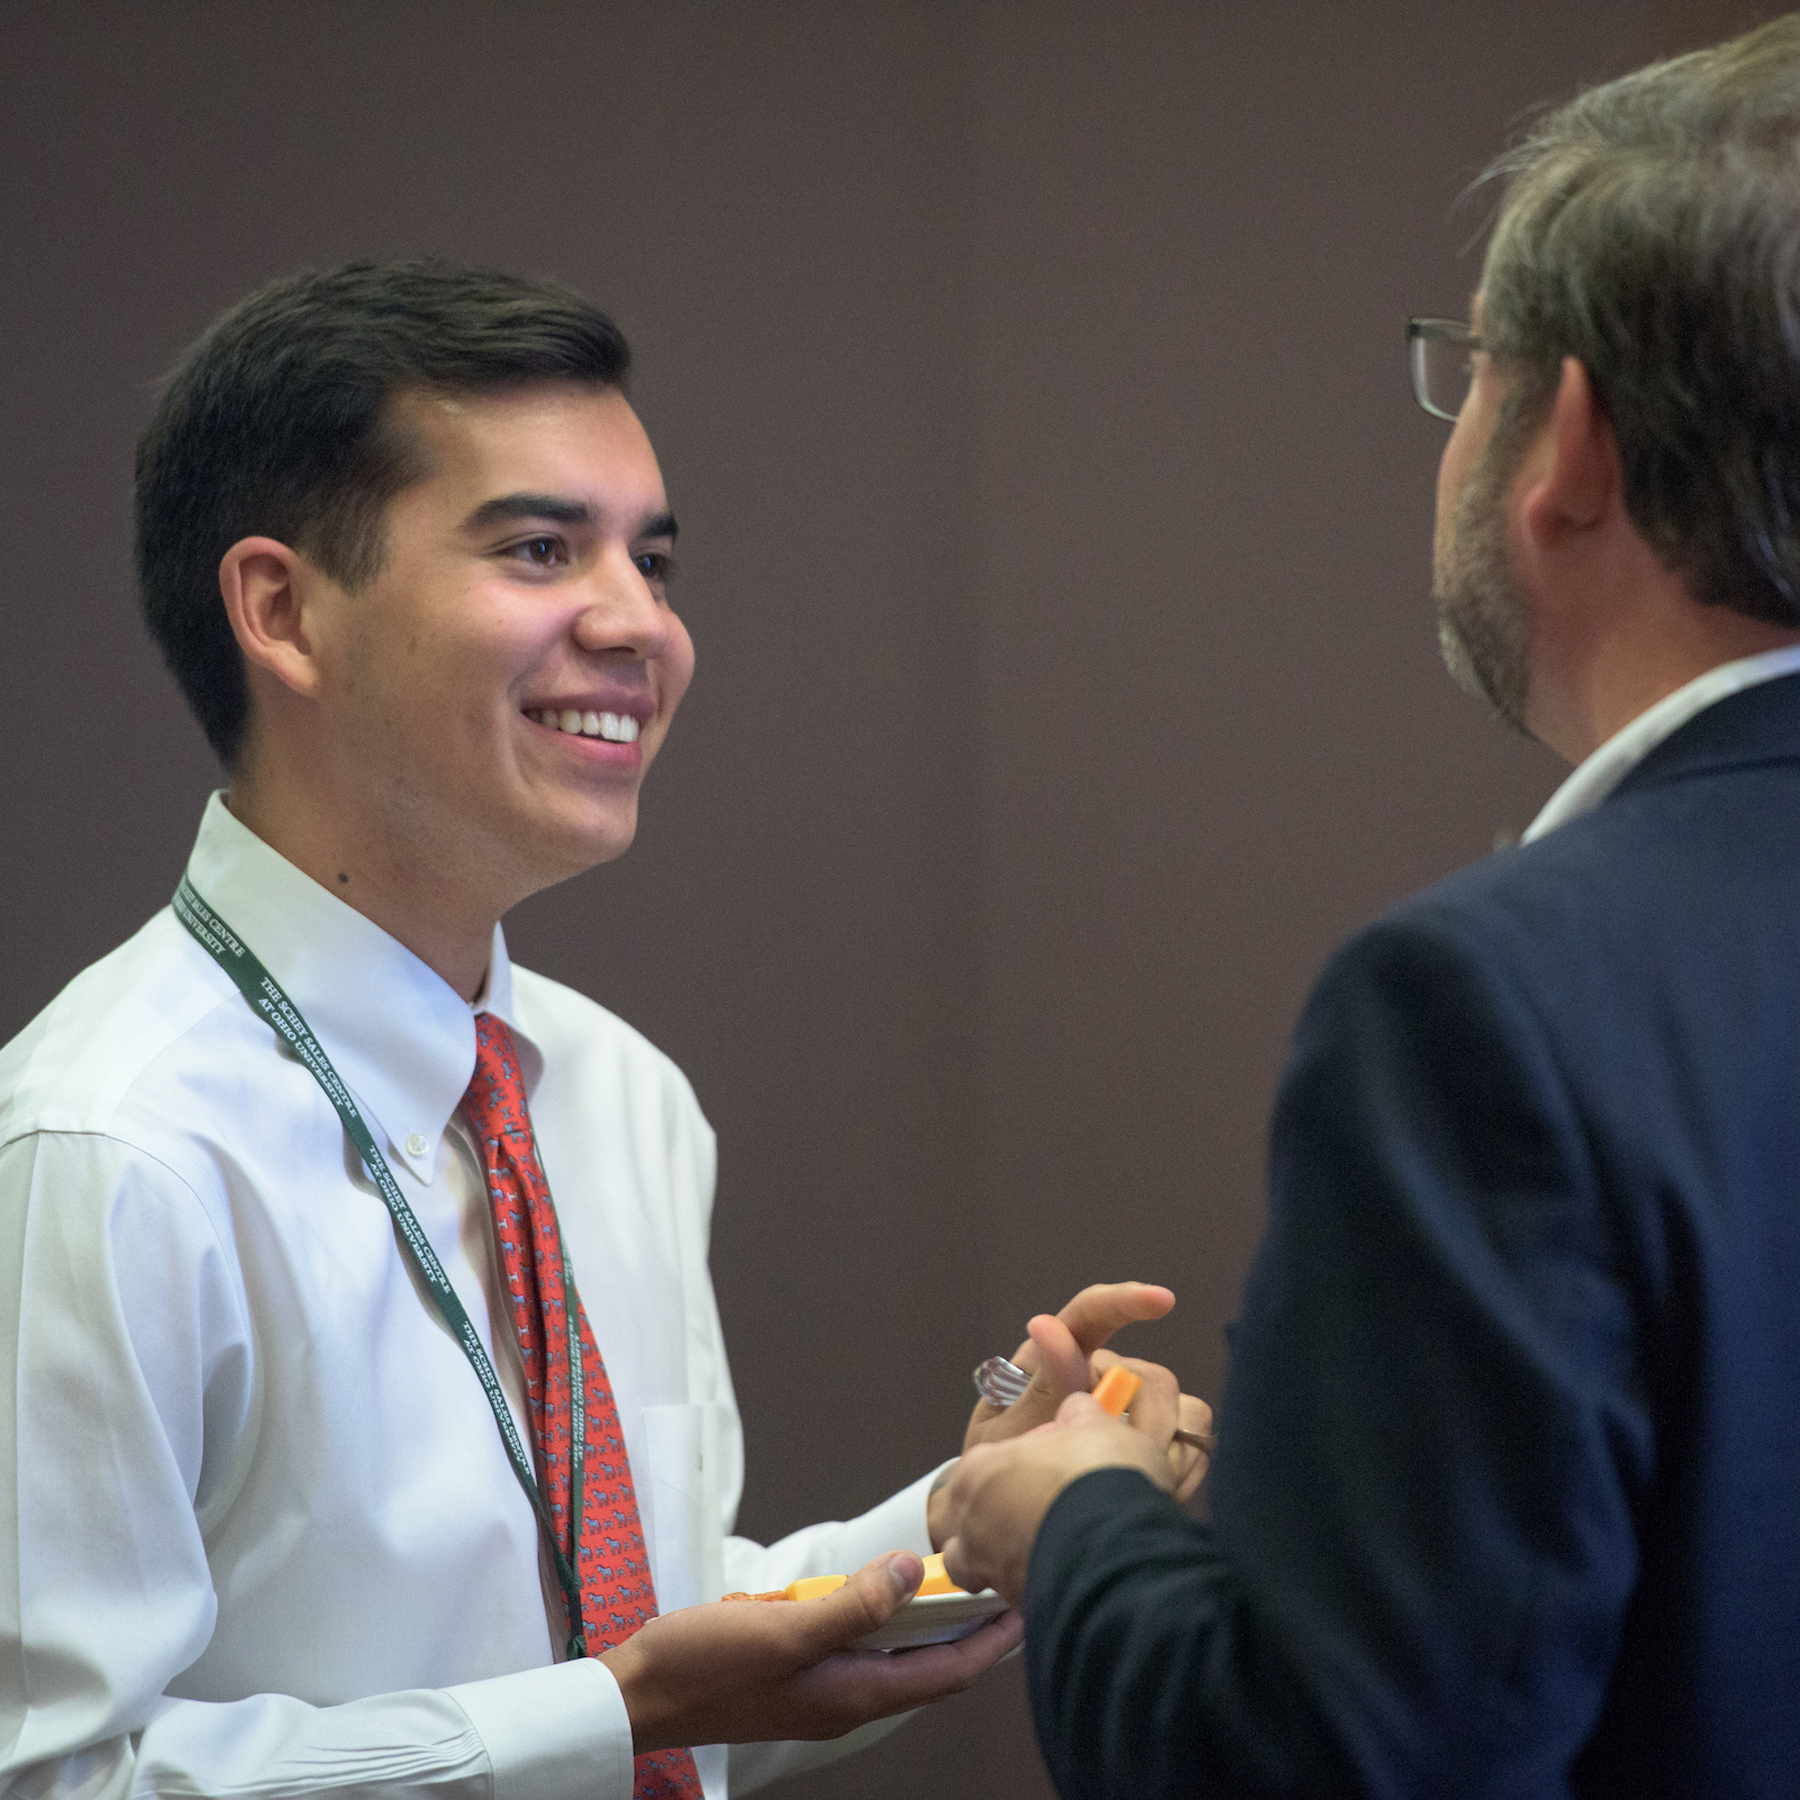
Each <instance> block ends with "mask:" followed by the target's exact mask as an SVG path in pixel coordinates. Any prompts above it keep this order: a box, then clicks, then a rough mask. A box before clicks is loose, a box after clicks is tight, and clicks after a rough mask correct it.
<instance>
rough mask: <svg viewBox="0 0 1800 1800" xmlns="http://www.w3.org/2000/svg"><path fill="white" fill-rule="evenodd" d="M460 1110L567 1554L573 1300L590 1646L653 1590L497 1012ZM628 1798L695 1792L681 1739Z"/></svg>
mask: <svg viewBox="0 0 1800 1800" xmlns="http://www.w3.org/2000/svg"><path fill="white" fill-rule="evenodd" d="M463 1111H464V1112H465V1113H466V1114H467V1115H468V1120H469V1123H470V1125H471V1126H472V1127H473V1128H474V1131H475V1140H476V1142H477V1143H478V1144H479V1145H480V1146H481V1160H482V1165H483V1167H484V1168H485V1170H486V1172H487V1184H488V1198H489V1200H490V1201H491V1202H492V1204H493V1208H494V1235H495V1237H496V1239H497V1240H498V1242H499V1245H500V1261H501V1266H502V1269H503V1270H504V1272H505V1276H506V1287H507V1292H508V1294H509V1295H510V1296H511V1299H512V1306H513V1320H514V1323H515V1324H516V1326H517V1328H518V1334H519V1349H520V1352H521V1353H522V1355H523V1357H524V1360H525V1391H526V1395H527V1397H528V1398H529V1401H530V1406H531V1428H532V1433H533V1435H534V1437H535V1438H536V1440H537V1451H538V1462H539V1465H540V1471H541V1472H540V1475H539V1479H540V1480H541V1481H542V1483H543V1495H544V1504H545V1506H546V1507H547V1508H548V1509H549V1512H550V1520H551V1523H552V1524H553V1525H554V1526H555V1528H556V1531H557V1533H558V1535H559V1536H560V1538H561V1540H562V1549H563V1553H564V1554H565V1555H568V1554H569V1516H570V1514H569V1467H570V1464H569V1434H570V1407H569V1338H568V1329H567V1324H566V1317H567V1315H566V1312H565V1310H564V1309H565V1307H566V1306H569V1305H572V1306H573V1307H574V1308H575V1323H576V1327H577V1329H578V1331H579V1332H580V1337H581V1374H582V1383H583V1386H584V1387H585V1388H586V1390H587V1394H586V1407H587V1428H586V1433H585V1449H584V1452H583V1460H584V1463H585V1467H584V1470H583V1481H582V1486H583V1487H584V1488H585V1489H586V1490H587V1491H586V1492H585V1493H584V1494H583V1495H582V1496H581V1498H580V1506H581V1555H580V1558H579V1560H578V1561H576V1559H575V1558H573V1557H571V1561H572V1562H576V1569H577V1574H578V1577H579V1579H580V1582H581V1615H582V1616H581V1625H582V1631H583V1634H584V1636H585V1637H586V1640H587V1646H588V1654H589V1655H590V1656H597V1655H599V1653H600V1652H601V1651H602V1650H610V1649H612V1647H613V1646H614V1645H615V1644H619V1643H622V1642H623V1641H624V1640H625V1639H626V1638H628V1637H630V1635H631V1634H632V1633H633V1632H634V1631H636V1630H637V1629H638V1627H639V1626H640V1625H643V1624H645V1623H646V1622H647V1621H648V1620H651V1619H654V1618H655V1617H656V1589H655V1587H654V1585H653V1584H652V1582H651V1579H650V1560H649V1558H648V1556H646V1555H645V1552H644V1533H643V1529H642V1527H641V1526H640V1525H639V1524H638V1508H637V1495H636V1493H635V1491H634V1490H633V1488H632V1485H631V1465H630V1464H629V1463H628V1462H627V1461H626V1460H625V1439H624V1434H623V1433H622V1432H621V1431H620V1429H619V1410H618V1408H617V1407H616V1406H615V1405H614V1404H613V1396H612V1383H611V1382H610V1381H608V1380H607V1378H606V1370H605V1368H604V1366H603V1365H602V1364H601V1361H600V1350H599V1347H598V1346H597V1345H596V1344H595V1342H594V1334H593V1332H592V1331H591V1330H590V1329H589V1328H588V1322H587V1314H586V1312H585V1311H584V1310H583V1309H582V1305H581V1296H580V1295H579V1294H577V1293H576V1292H575V1291H574V1289H573V1288H569V1289H568V1290H567V1293H566V1294H565V1291H564V1282H563V1251H562V1233H561V1232H560V1231H559V1230H558V1229H557V1224H556V1209H555V1207H554V1206H552V1205H551V1203H550V1184H549V1183H548V1182H547V1181H545V1179H544V1171H543V1168H542V1166H541V1165H540V1164H539V1162H538V1154H537V1142H536V1140H535V1139H534V1138H533V1137H532V1134H531V1115H530V1113H529V1112H527V1111H526V1109H525V1084H524V1082H523V1081H521V1080H520V1078H519V1059H518V1055H517V1053H516V1052H515V1051H514V1049H513V1041H512V1033H511V1032H510V1031H508V1030H507V1028H506V1026H505V1024H504V1023H503V1022H502V1021H501V1020H499V1019H497V1018H495V1017H494V1015H493V1014H492V1013H477V1014H476V1015H475V1079H474V1080H473V1081H471V1082H470V1083H469V1091H468V1093H467V1094H465V1095H464V1096H463ZM632 1793H633V1795H634V1797H635V1800H701V1795H700V1776H699V1772H698V1771H697V1770H696V1769H695V1767H694V1758H693V1755H692V1753H691V1752H690V1751H687V1750H657V1751H651V1752H648V1753H647V1754H645V1755H643V1756H640V1757H638V1758H637V1777H636V1780H635V1782H634V1784H633V1787H632Z"/></svg>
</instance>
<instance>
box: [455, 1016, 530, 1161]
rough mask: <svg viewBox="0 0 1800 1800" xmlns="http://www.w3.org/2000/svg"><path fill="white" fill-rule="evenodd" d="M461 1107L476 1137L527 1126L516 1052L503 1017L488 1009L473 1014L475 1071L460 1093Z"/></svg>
mask: <svg viewBox="0 0 1800 1800" xmlns="http://www.w3.org/2000/svg"><path fill="white" fill-rule="evenodd" d="M463 1109H464V1111H466V1112H467V1113H468V1115H469V1122H470V1124H472V1125H473V1126H474V1127H475V1130H476V1133H477V1135H478V1136H480V1137H484V1138H491V1137H499V1136H500V1135H501V1134H502V1133H504V1132H509V1131H529V1130H530V1128H531V1126H530V1114H529V1113H528V1112H527V1111H526V1107H525V1083H524V1080H523V1078H522V1077H521V1076H520V1074H519V1053H518V1051H517V1049H516V1048H515V1047H514V1045H513V1038H512V1033H511V1032H510V1031H508V1030H507V1029H506V1021H505V1020H504V1019H497V1018H495V1017H494V1015H493V1014H492V1013H486V1012H483V1013H477V1014H476V1015H475V1074H474V1077H473V1078H472V1079H471V1080H470V1082H469V1091H468V1092H467V1093H466V1094H465V1095H464V1096H463Z"/></svg>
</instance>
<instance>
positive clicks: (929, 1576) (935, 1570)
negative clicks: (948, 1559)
mask: <svg viewBox="0 0 1800 1800" xmlns="http://www.w3.org/2000/svg"><path fill="white" fill-rule="evenodd" d="M967 1592H968V1590H967V1589H966V1588H959V1587H958V1586H957V1585H956V1583H955V1582H954V1581H952V1580H951V1579H950V1577H949V1576H948V1575H946V1574H945V1573H944V1559H943V1557H942V1556H938V1555H932V1556H928V1557H926V1558H925V1579H924V1580H923V1581H921V1582H920V1583H919V1595H925V1594H962V1593H967ZM917 1597H918V1596H915V1598H917Z"/></svg>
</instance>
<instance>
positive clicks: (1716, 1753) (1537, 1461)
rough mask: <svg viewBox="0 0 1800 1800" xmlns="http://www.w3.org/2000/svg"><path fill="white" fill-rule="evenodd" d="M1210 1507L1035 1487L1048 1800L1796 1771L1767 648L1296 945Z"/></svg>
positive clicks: (1799, 1227)
mask: <svg viewBox="0 0 1800 1800" xmlns="http://www.w3.org/2000/svg"><path fill="white" fill-rule="evenodd" d="M1270 1182H1271V1197H1270V1218H1269V1225H1268V1232H1267V1236H1266V1238H1265V1240H1264V1242H1263V1244H1262V1246H1261V1248H1260V1250H1259V1252H1258V1255H1257V1258H1256V1262H1255V1264H1254V1266H1253V1268H1252V1271H1251V1274H1250V1278H1249V1282H1248V1285H1247V1287H1246V1291H1245V1296H1244V1305H1243V1314H1242V1318H1241V1320H1240V1321H1239V1323H1238V1325H1237V1326H1236V1328H1235V1330H1234V1332H1233V1336H1232V1361H1231V1372H1230V1376H1229V1379H1228V1382H1227V1385H1226V1391H1225V1394H1224V1398H1223V1401H1222V1403H1221V1406H1220V1411H1219V1449H1218V1456H1217V1460H1216V1463H1215V1466H1214V1469H1213V1473H1212V1476H1211V1494H1212V1523H1211V1524H1210V1525H1200V1524H1197V1523H1195V1522H1194V1521H1193V1520H1191V1519H1190V1518H1189V1517H1188V1516H1187V1515H1186V1514H1184V1513H1183V1512H1182V1511H1181V1510H1180V1509H1179V1508H1177V1507H1176V1506H1175V1505H1173V1504H1172V1503H1171V1502H1169V1501H1167V1500H1165V1499H1164V1498H1163V1497H1162V1495H1161V1494H1159V1493H1158V1492H1157V1491H1156V1490H1155V1489H1154V1488H1153V1487H1152V1486H1151V1484H1150V1483H1149V1482H1147V1481H1146V1480H1144V1478H1143V1477H1142V1476H1140V1475H1137V1474H1133V1473H1128V1472H1123V1471H1105V1472H1101V1473H1097V1474H1093V1475H1089V1476H1087V1477H1084V1478H1083V1479H1082V1480H1080V1481H1078V1482H1076V1483H1075V1484H1074V1485H1073V1486H1071V1487H1070V1488H1068V1489H1067V1490H1065V1492H1064V1493H1063V1494H1062V1496H1061V1497H1060V1498H1059V1499H1058V1501H1057V1502H1056V1504H1055V1506H1054V1507H1053V1508H1052V1509H1051V1512H1050V1514H1049V1516H1048V1517H1047V1518H1046V1520H1045V1522H1044V1526H1043V1529H1042V1531H1041V1532H1040V1534H1039V1537H1038V1540H1037V1543H1036V1545H1035V1547H1034V1550H1033V1554H1032V1559H1031V1565H1030V1572H1029V1578H1028V1591H1027V1595H1026V1612H1027V1620H1028V1625H1027V1658H1028V1667H1029V1671H1030V1679H1031V1693H1032V1706H1033V1711H1034V1715H1035V1718H1036V1722H1037V1728H1038V1734H1039V1740H1040V1742H1041V1744H1042V1746H1043V1749H1044V1754H1045V1757H1046V1758H1047V1760H1048V1762H1049V1765H1050V1768H1051V1771H1052V1774H1053V1775H1054V1777H1055V1779H1056V1782H1057V1785H1058V1787H1059V1789H1060V1790H1061V1792H1062V1793H1063V1794H1064V1795H1065V1796H1067V1797H1068V1800H1077V1797H1079V1800H1087V1797H1089V1796H1101V1795H1105V1796H1117V1797H1118V1800H1127V1797H1129V1800H1154V1797H1155V1796H1160V1795H1174V1794H1218V1795H1232V1796H1261V1795H1276V1794H1281V1795H1304V1796H1307V1797H1308V1800H1317V1797H1320V1796H1328V1795H1337V1794H1345V1795H1352V1794H1355V1795H1363V1794H1367V1795H1393V1796H1400V1795H1406V1796H1415V1795H1446V1796H1455V1797H1456V1800H1473V1797H1475V1796H1490V1795H1491V1796H1501V1795H1505V1796H1527V1795H1529V1796H1534V1797H1535V1796H1556V1795H1599V1794H1608V1795H1615V1794H1616V1795H1630V1796H1654V1795H1663V1794H1668V1795H1692V1796H1707V1797H1708V1800H1729V1797H1731V1796H1739V1795H1777V1794H1781V1795H1792V1794H1796V1793H1800V677H1795V676H1790V677H1787V678H1784V679H1779V680H1776V681H1773V682H1770V683H1767V684H1766V685H1764V686H1761V687H1757V688H1753V689H1750V690H1748V691H1746V692H1744V693H1741V694H1738V695H1735V696H1733V697H1731V698H1729V699H1726V700H1723V701H1720V702H1718V703H1717V704H1715V705H1714V706H1712V707H1710V708H1708V709H1707V710H1706V711H1705V712H1703V713H1701V714H1700V715H1699V716H1698V717H1697V718H1695V719H1694V720H1692V721H1691V722H1689V723H1688V724H1687V725H1685V726H1684V727H1682V729H1681V730H1679V731H1678V732H1677V733H1676V734H1675V735H1673V736H1672V737H1670V738H1668V739H1667V740H1666V741H1665V742H1664V743H1663V744H1661V745H1660V746H1659V747H1658V748H1657V749H1656V750H1655V751H1654V752H1652V754H1651V755H1650V756H1649V757H1648V758H1647V759H1646V760H1645V761H1644V762H1643V763H1641V764H1640V765H1639V766H1638V767H1637V768H1636V769H1635V770H1634V771H1633V772H1632V774H1631V775H1630V776H1629V777H1628V778H1627V779H1626V780H1625V781H1624V782H1623V783H1622V784H1621V785H1620V787H1619V788H1618V789H1617V790H1615V792H1614V793H1613V795H1612V796H1611V797H1610V798H1609V799H1608V800H1606V802H1605V803H1604V804H1603V805H1602V806H1600V807H1599V808H1598V810H1597V811H1595V812H1594V813H1592V814H1589V815H1588V816H1586V817H1584V818H1580V819H1577V820H1575V821H1572V822H1571V823H1569V824H1568V825H1565V826H1564V827H1562V828H1561V829H1560V830H1557V831H1555V832H1552V833H1550V834H1549V835H1548V836H1547V837H1545V838H1543V839H1542V840H1540V841H1538V842H1536V843H1532V844H1528V845H1525V846H1522V847H1520V848H1518V849H1515V850H1511V851H1508V852H1505V853H1503V854H1501V855H1497V856H1495V857H1493V858H1492V859H1491V860H1489V861H1487V862H1485V863H1482V864H1480V865H1479V866H1477V867H1475V868H1472V869H1469V870H1466V871H1464V872H1463V873H1461V874H1459V875H1457V876H1455V877H1453V878H1452V879H1450V880H1448V881H1445V882H1443V883H1441V884H1439V885H1438V886H1436V887H1434V888H1432V889H1430V890H1428V891H1427V892H1425V893H1423V894H1421V895H1418V896H1417V897H1415V898H1414V899H1412V900H1409V901H1408V902H1406V903H1405V904H1404V905H1402V906H1400V907H1399V908H1397V909H1396V910H1394V911H1393V912H1391V913H1390V914H1388V915H1387V916H1386V917H1384V918H1383V919H1381V920H1379V921H1378V922H1377V923H1376V924H1375V925H1373V926H1371V927H1370V928H1369V929H1368V930H1366V931H1364V932H1363V933H1361V934H1360V935H1359V936H1358V937H1356V938H1355V939H1353V940H1352V941H1351V942H1350V943H1349V944H1348V945H1347V946H1346V947H1345V948H1344V949H1343V950H1342V951H1341V952H1340V953H1339V954H1338V955H1337V956H1336V957H1335V958H1334V960H1333V961H1332V963H1331V965H1330V966H1329V968H1328V969H1327V971H1326V973H1325V975H1324V976H1323V978H1322V979H1321V981H1320V983H1319V986H1318V988H1317V990H1316V991H1315V993H1314V994H1313V997H1312V999H1311V1001H1310V1002H1309V1004H1308V1006H1307V1009H1306V1012H1305V1014H1304V1016H1303V1018H1302V1021H1301V1023H1300V1026H1299V1029H1298V1033H1297V1036H1296V1039H1295V1043H1294V1048H1293V1053H1292V1058H1291V1061H1290V1063H1289V1067H1288V1070H1287V1073H1286V1076H1285V1078H1284V1082H1283V1087H1282V1092H1281V1097H1280V1101H1279V1104H1278V1107H1277V1110H1276V1115H1275V1122H1274V1128H1273V1149H1272V1156H1271V1167H1270Z"/></svg>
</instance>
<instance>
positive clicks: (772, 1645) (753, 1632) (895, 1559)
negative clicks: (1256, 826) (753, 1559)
mask: <svg viewBox="0 0 1800 1800" xmlns="http://www.w3.org/2000/svg"><path fill="white" fill-rule="evenodd" d="M924 1574H925V1569H924V1565H923V1564H922V1563H921V1562H920V1560H919V1559H918V1557H916V1556H914V1555H913V1554H912V1552H911V1551H896V1552H895V1553H894V1554H892V1555H890V1556H885V1557H878V1558H877V1559H876V1560H875V1561H874V1562H872V1563H869V1564H868V1565H867V1566H866V1567H864V1568H862V1569H860V1570H858V1571H857V1573H856V1574H854V1575H852V1576H851V1577H850V1579H849V1581H848V1582H846V1583H845V1584H844V1586H843V1587H841V1588H839V1589H838V1590H837V1592H836V1593H834V1594H827V1595H826V1596H825V1597H824V1598H823V1599H822V1600H781V1601H776V1600H769V1601H753V1600H727V1601H720V1602H718V1603H716V1604H714V1605H712V1606H688V1607H683V1608H682V1609H681V1610H680V1611H679V1612H672V1613H664V1614H663V1616H662V1617H661V1618H659V1619H652V1620H651V1621H650V1623H649V1624H648V1625H646V1626H645V1627H644V1628H643V1630H641V1631H639V1632H636V1633H634V1634H633V1635H632V1636H631V1637H628V1638H627V1639H626V1640H625V1641H624V1643H622V1644H619V1645H618V1646H616V1647H615V1648H614V1649H611V1650H608V1651H606V1652H605V1653H604V1654H603V1655H602V1656H601V1658H600V1660H601V1661H602V1662H603V1663H605V1664H606V1666H607V1667H608V1668H609V1669H610V1670H611V1671H612V1673H613V1676H614V1678H615V1679H616V1680H617V1681H618V1684H619V1691H620V1693H621V1694H623V1695H624V1698H625V1710H626V1711H627V1713H629V1714H630V1716H631V1741H632V1748H633V1750H634V1751H635V1752H637V1753H638V1754H640V1755H641V1754H642V1753H643V1752H644V1751H646V1750H667V1749H670V1748H672V1747H674V1746H676V1745H691V1744H751V1743H761V1742H765V1741H768V1740H771V1739H780V1738H829V1737H840V1736H842V1734H843V1733H844V1732H846V1731H850V1730H853V1729H854V1728H855V1727H856V1726H858V1725H866V1724H867V1723H868V1722H869V1721H870V1720H871V1719H882V1718H886V1717H887V1716H888V1714H890V1713H897V1712H905V1711H907V1710H908V1708H910V1707H914V1706H923V1705H924V1704H926V1702H928V1701H931V1700H941V1699H943V1698H944V1696H945V1695H947V1694H955V1693H960V1692H961V1691H962V1690H963V1689H964V1688H966V1687H967V1686H968V1685H969V1683H970V1682H972V1681H973V1680H974V1679H975V1677H976V1676H977V1675H979V1674H980V1673H981V1672H982V1670H984V1669H986V1668H987V1667H988V1666H989V1665H990V1664H992V1663H995V1662H997V1661H998V1660H999V1659H1000V1658H1001V1657H1002V1656H1004V1655H1005V1654H1006V1653H1007V1651H1008V1650H1010V1649H1012V1647H1013V1646H1014V1645H1015V1644H1016V1643H1018V1641H1019V1637H1020V1634H1021V1630H1022V1627H1021V1625H1020V1622H1019V1616H1018V1614H1017V1613H1010V1612H1009V1613H1002V1614H1001V1616H1000V1617H999V1618H997V1619H993V1620H990V1621H989V1622H988V1623H987V1624H986V1625H984V1626H982V1628H981V1629H980V1630H979V1631H977V1632H974V1633H973V1634H972V1635H971V1636H969V1637H966V1638H963V1639H962V1640H961V1641H960V1642H958V1643H954V1644H933V1645H930V1646H929V1647H928V1648H926V1649H923V1650H895V1651H882V1650H851V1649H848V1648H846V1646H847V1645H849V1644H851V1643H853V1642H854V1641H855V1640H856V1639H857V1638H859V1637H862V1636H864V1635H865V1634H866V1633H868V1632H871V1631H874V1630H876V1629H877V1628H878V1627H879V1626H882V1625H885V1624H886V1623H887V1621H888V1620H889V1618H891V1617H892V1616H893V1614H894V1612H895V1611H896V1610H897V1609H898V1608H899V1607H900V1605H901V1604H902V1603H903V1602H904V1601H906V1600H909V1599H910V1598H911V1597H912V1595H913V1592H914V1590H915V1589H916V1588H917V1587H918V1585H919V1582H920V1581H921V1580H922V1579H923V1577H924Z"/></svg>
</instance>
